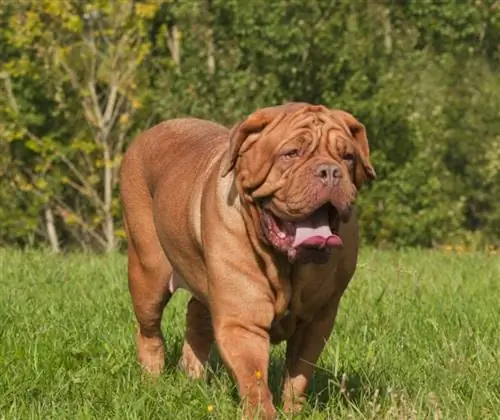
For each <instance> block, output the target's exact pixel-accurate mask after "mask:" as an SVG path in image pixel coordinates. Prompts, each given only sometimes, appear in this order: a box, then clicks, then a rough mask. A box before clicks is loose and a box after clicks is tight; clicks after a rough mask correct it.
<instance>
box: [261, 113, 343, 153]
mask: <svg viewBox="0 0 500 420" xmlns="http://www.w3.org/2000/svg"><path fill="white" fill-rule="evenodd" d="M262 135H263V136H266V137H269V138H270V139H272V141H273V143H274V144H275V145H276V147H278V148H279V147H282V146H284V145H285V144H286V143H294V142H295V143H296V145H297V146H299V145H301V146H302V145H303V146H306V147H307V149H309V150H315V149H318V148H328V149H332V150H331V151H336V150H339V149H344V148H346V147H348V145H349V144H351V142H352V138H351V133H350V131H349V128H348V127H347V125H346V123H345V122H344V121H343V120H342V119H341V118H337V117H336V116H335V115H334V113H332V112H331V111H330V110H328V109H327V108H325V107H323V106H311V107H304V108H302V109H300V110H298V111H297V112H294V113H291V114H281V115H279V116H278V117H277V118H275V119H274V121H273V122H272V123H271V124H269V125H268V126H267V127H266V128H265V129H264V131H263V132H262Z"/></svg>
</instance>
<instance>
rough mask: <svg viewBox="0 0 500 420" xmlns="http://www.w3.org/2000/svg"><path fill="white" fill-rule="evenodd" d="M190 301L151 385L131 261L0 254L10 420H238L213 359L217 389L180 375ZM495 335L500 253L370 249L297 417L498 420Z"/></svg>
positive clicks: (173, 312) (180, 306)
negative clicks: (130, 281) (139, 356)
mask: <svg viewBox="0 0 500 420" xmlns="http://www.w3.org/2000/svg"><path fill="white" fill-rule="evenodd" d="M186 298H187V294H186V293H183V292H181V293H179V294H177V295H176V296H175V298H174V300H173V301H172V302H171V303H170V304H169V306H168V308H167V311H166V314H165V318H164V323H163V325H164V331H165V332H166V337H167V338H166V339H167V348H168V352H169V354H168V361H167V366H168V367H167V371H166V373H165V374H164V375H163V376H162V377H161V378H160V379H159V380H157V381H156V382H153V381H151V380H148V378H142V377H141V374H140V370H139V368H138V366H137V364H136V362H135V344H134V339H133V334H134V329H135V326H134V319H133V315H132V310H131V305H130V301H129V295H128V290H127V281H126V260H125V258H124V257H123V256H121V255H113V256H90V255H83V254H75V255H61V256H53V255H50V254H45V253H40V252H20V251H11V250H0V418H5V419H30V418H34V419H39V418H43V419H47V418H64V419H70V418H71V419H72V418H77V419H80V418H84V419H86V418H89V419H90V418H96V419H109V418H114V419H128V418H140V419H156V418H158V419H160V418H161V419H203V418H210V417H212V418H218V419H234V418H237V410H238V402H237V399H236V392H235V387H234V385H233V383H232V381H231V380H230V378H229V377H228V375H227V373H226V371H225V369H224V368H223V366H222V365H221V364H220V363H219V362H218V359H217V358H214V360H213V363H212V369H213V373H212V374H211V375H210V377H209V380H208V383H207V382H204V381H191V380H189V379H188V378H187V377H186V376H184V375H183V374H182V373H181V372H179V371H178V370H177V369H176V367H175V365H176V363H177V360H178V358H179V356H180V349H181V343H182V335H183V329H184V310H185V303H186ZM499 329H500V258H499V257H498V256H486V255H481V254H468V255H444V254H441V253H438V252H424V251H408V252H388V251H376V250H364V252H363V254H362V256H361V259H360V264H359V268H358V272H357V274H356V276H355V279H354V280H353V282H352V283H351V286H350V287H349V289H348V291H347V293H346V295H345V297H344V300H343V303H342V305H341V308H340V313H339V316H338V319H337V324H336V327H335V330H334V333H333V335H332V337H331V339H330V341H329V343H328V345H327V347H326V349H325V351H324V353H323V355H322V358H321V360H320V362H319V366H318V369H317V373H316V376H315V380H314V383H313V385H312V387H311V392H310V398H309V406H308V407H307V409H306V411H305V413H304V415H303V416H302V417H301V418H304V419H331V418H398V419H399V418H401V419H409V418H431V419H441V418H443V419H466V418H474V419H489V418H496V419H498V418H500V332H499ZM282 355H283V346H279V347H275V348H274V349H273V354H272V365H271V385H272V388H273V391H274V392H275V394H276V392H277V389H278V385H279V380H280V376H281V365H282ZM210 405H212V406H213V411H212V412H210V411H209V410H208V407H209V406H210Z"/></svg>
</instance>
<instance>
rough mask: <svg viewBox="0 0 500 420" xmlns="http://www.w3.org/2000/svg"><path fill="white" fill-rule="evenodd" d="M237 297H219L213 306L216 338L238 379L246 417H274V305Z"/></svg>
mask: <svg viewBox="0 0 500 420" xmlns="http://www.w3.org/2000/svg"><path fill="white" fill-rule="evenodd" d="M226 293H227V292H226ZM242 294H243V295H244V294H245V293H244V292H243V293H242ZM235 297H236V296H234V295H233V296H232V298H231V299H224V298H222V297H221V296H218V297H217V301H218V305H216V307H215V308H213V309H212V317H213V325H214V333H215V340H216V343H217V346H218V349H219V352H220V355H221V357H222V359H223V361H224V363H225V364H226V366H227V367H228V369H229V370H230V372H231V373H232V375H233V377H234V378H235V380H236V383H237V386H238V392H239V394H240V397H241V399H242V402H243V418H244V419H257V418H258V419H266V420H267V419H274V418H275V415H276V410H275V408H274V405H273V402H272V395H271V392H270V390H269V387H268V366H269V325H270V324H271V322H272V319H273V305H272V304H271V303H270V302H263V301H262V300H261V299H258V300H254V299H250V300H247V299H246V298H247V297H248V296H239V297H238V298H237V299H235ZM267 324H268V325H267Z"/></svg>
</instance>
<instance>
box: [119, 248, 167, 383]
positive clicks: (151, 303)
mask: <svg viewBox="0 0 500 420" xmlns="http://www.w3.org/2000/svg"><path fill="white" fill-rule="evenodd" d="M159 251H160V250H157V252H150V253H147V252H145V254H144V255H143V256H142V258H141V255H140V254H139V253H138V252H137V251H136V249H135V246H134V244H133V241H130V242H129V248H128V261H129V263H128V281H129V290H130V294H131V296H132V303H133V307H134V312H135V316H136V318H137V322H138V324H139V325H138V330H137V336H136V342H137V356H138V360H139V363H140V364H141V366H142V367H143V368H144V369H145V370H146V371H148V372H150V373H152V374H154V375H158V374H160V373H161V372H162V370H163V367H164V365H165V342H164V339H163V334H162V331H161V319H162V315H163V309H164V308H165V306H166V304H167V303H168V301H169V300H170V298H171V296H172V292H171V290H170V288H169V278H170V276H171V274H172V267H171V266H170V263H169V262H168V260H167V258H166V256H165V254H164V253H163V250H161V252H159Z"/></svg>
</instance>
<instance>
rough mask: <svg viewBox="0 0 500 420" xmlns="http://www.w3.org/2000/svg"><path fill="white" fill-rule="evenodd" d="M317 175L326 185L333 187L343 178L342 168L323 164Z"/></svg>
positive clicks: (318, 168)
mask: <svg viewBox="0 0 500 420" xmlns="http://www.w3.org/2000/svg"><path fill="white" fill-rule="evenodd" d="M315 175H316V176H317V177H318V178H319V179H320V180H321V182H323V183H324V184H325V185H328V186H333V185H337V184H338V183H339V181H340V178H342V171H341V169H340V167H338V166H337V165H335V164H330V163H322V164H321V165H319V166H318V167H317V168H316V172H315Z"/></svg>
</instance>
